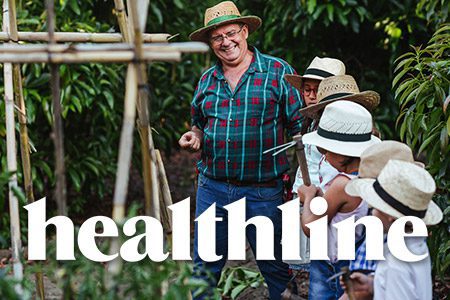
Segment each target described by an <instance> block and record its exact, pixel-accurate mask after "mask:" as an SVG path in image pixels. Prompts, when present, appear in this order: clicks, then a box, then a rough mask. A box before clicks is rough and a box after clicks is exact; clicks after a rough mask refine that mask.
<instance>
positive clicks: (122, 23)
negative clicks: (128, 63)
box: [114, 0, 132, 43]
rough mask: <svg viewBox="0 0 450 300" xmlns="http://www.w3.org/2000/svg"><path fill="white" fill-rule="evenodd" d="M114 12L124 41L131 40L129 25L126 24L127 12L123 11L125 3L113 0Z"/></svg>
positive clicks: (120, 0)
mask: <svg viewBox="0 0 450 300" xmlns="http://www.w3.org/2000/svg"><path fill="white" fill-rule="evenodd" d="M114 12H115V14H116V17H117V22H118V23H119V29H120V32H121V34H122V36H123V41H124V42H127V43H129V42H131V38H132V33H131V31H130V27H129V26H128V17H127V12H126V11H125V5H124V4H123V1H122V0H114Z"/></svg>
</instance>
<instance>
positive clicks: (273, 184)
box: [216, 178, 280, 187]
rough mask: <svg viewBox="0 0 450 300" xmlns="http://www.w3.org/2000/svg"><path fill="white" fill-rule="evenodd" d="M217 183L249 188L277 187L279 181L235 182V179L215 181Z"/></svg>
mask: <svg viewBox="0 0 450 300" xmlns="http://www.w3.org/2000/svg"><path fill="white" fill-rule="evenodd" d="M216 180H218V181H222V182H226V183H229V184H232V185H235V186H250V187H277V185H278V182H279V181H280V179H279V178H278V179H272V180H269V181H264V182H256V181H249V180H237V179H216Z"/></svg>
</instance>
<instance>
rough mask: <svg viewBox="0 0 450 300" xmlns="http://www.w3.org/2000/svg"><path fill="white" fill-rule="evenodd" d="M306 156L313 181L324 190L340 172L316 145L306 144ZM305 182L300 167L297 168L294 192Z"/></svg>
mask: <svg viewBox="0 0 450 300" xmlns="http://www.w3.org/2000/svg"><path fill="white" fill-rule="evenodd" d="M305 157H306V163H307V165H308V173H309V178H310V180H311V183H312V184H314V185H315V186H317V187H320V188H321V189H322V191H323V192H325V190H326V184H327V183H328V182H330V181H331V180H333V179H334V178H335V177H336V176H337V174H338V173H339V171H338V170H336V169H335V168H334V167H333V166H332V165H330V163H329V162H327V161H326V160H325V157H323V156H322V153H320V152H319V150H317V147H316V146H313V145H309V144H306V145H305ZM302 184H303V178H302V172H301V170H300V167H298V168H297V174H296V175H295V182H294V185H293V186H292V190H293V192H294V193H297V190H298V188H299V187H300V186H301V185H302Z"/></svg>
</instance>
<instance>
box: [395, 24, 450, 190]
mask: <svg viewBox="0 0 450 300" xmlns="http://www.w3.org/2000/svg"><path fill="white" fill-rule="evenodd" d="M449 54H450V25H449V24H446V25H444V26H442V27H441V28H440V29H439V30H437V31H436V33H435V34H434V35H433V37H432V38H431V39H430V42H429V44H428V45H427V46H426V47H425V48H422V47H413V51H411V52H408V53H406V54H404V55H402V56H400V57H399V58H398V59H397V61H396V63H397V67H396V69H395V74H396V76H395V78H394V80H393V82H392V85H393V87H394V88H395V99H396V100H397V101H398V103H399V105H400V114H399V116H398V118H397V127H398V128H399V131H400V138H401V139H402V140H403V141H406V143H407V144H408V145H410V146H411V148H412V149H414V150H416V151H417V155H421V154H426V157H427V166H428V170H429V171H430V173H431V174H432V175H433V176H435V179H436V181H437V183H438V186H439V187H440V188H441V189H444V190H445V191H448V190H449V188H450V186H449V184H450V172H449V167H450V155H449V154H450V146H449V143H448V140H449V136H450V111H448V110H447V105H448V102H449V101H450V100H449V99H450V98H449V97H450V96H449V94H450V58H449Z"/></svg>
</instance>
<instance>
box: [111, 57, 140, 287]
mask: <svg viewBox="0 0 450 300" xmlns="http://www.w3.org/2000/svg"><path fill="white" fill-rule="evenodd" d="M135 68H136V66H135V65H134V64H129V65H128V69H127V77H126V88H125V108H124V116H123V123H122V132H121V134H120V146H119V159H118V162H117V173H116V184H115V186H114V198H113V212H112V217H113V220H114V221H115V222H116V224H118V225H120V224H123V222H124V219H125V202H126V198H127V190H128V178H129V172H130V162H131V154H132V150H133V131H134V120H135V118H136V99H137V85H136V80H137V79H136V70H135ZM119 250H120V239H119V238H116V239H112V240H111V246H110V249H109V253H111V254H114V253H118V252H119ZM121 268H122V259H121V258H120V257H118V258H116V259H114V260H113V261H111V262H110V263H109V264H108V272H106V277H105V283H106V286H107V287H108V288H112V287H113V286H114V281H113V277H114V276H115V275H117V274H119V273H120V270H121Z"/></svg>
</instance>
